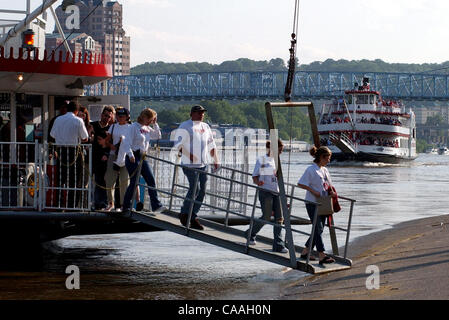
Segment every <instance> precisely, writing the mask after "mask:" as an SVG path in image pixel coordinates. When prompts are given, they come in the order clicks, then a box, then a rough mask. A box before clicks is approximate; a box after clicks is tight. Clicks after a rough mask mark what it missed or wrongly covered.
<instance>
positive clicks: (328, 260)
mask: <svg viewBox="0 0 449 320" xmlns="http://www.w3.org/2000/svg"><path fill="white" fill-rule="evenodd" d="M334 262H335V259H334V258H331V257H329V256H325V257H324V258H323V259H321V260H320V264H323V263H334Z"/></svg>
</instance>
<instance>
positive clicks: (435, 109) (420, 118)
mask: <svg viewBox="0 0 449 320" xmlns="http://www.w3.org/2000/svg"><path fill="white" fill-rule="evenodd" d="M413 111H414V112H415V115H416V124H417V125H425V124H426V123H427V120H428V118H431V117H435V116H437V115H440V116H441V117H442V118H443V123H442V124H445V125H448V124H449V106H421V107H415V108H413Z"/></svg>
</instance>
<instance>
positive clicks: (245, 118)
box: [155, 101, 312, 142]
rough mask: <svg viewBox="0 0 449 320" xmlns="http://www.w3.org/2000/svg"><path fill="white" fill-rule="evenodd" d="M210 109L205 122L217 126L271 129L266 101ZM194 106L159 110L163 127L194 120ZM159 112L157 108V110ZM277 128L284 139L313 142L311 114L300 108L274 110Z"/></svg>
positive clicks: (212, 103) (207, 105) (222, 103)
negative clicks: (192, 115) (230, 125)
mask: <svg viewBox="0 0 449 320" xmlns="http://www.w3.org/2000/svg"><path fill="white" fill-rule="evenodd" d="M201 105H202V106H203V107H204V108H206V109H207V112H206V116H205V119H204V120H205V121H206V122H209V123H213V124H233V125H240V126H243V127H248V128H254V129H268V125H267V118H266V113H265V102H262V101H251V102H242V103H236V104H231V103H230V102H228V101H202V102H201ZM191 107H192V104H189V105H183V106H180V107H178V109H169V108H164V109H160V110H159V111H158V122H159V125H160V126H161V128H164V127H166V126H169V125H172V124H174V123H180V122H183V121H185V120H188V119H190V109H191ZM155 109H157V108H155ZM273 118H274V122H275V126H276V128H277V129H279V136H280V138H281V139H290V137H292V139H295V140H302V141H308V142H311V141H312V135H311V128H310V122H309V118H308V115H307V113H305V112H304V111H303V110H301V109H299V108H292V109H291V110H287V109H284V108H282V109H279V110H273Z"/></svg>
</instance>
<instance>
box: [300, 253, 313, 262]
mask: <svg viewBox="0 0 449 320" xmlns="http://www.w3.org/2000/svg"><path fill="white" fill-rule="evenodd" d="M300 257H301V259H304V260H307V253H306V254H302V255H301V256H300ZM309 260H310V261H315V260H316V258H315V256H312V255H310V258H309Z"/></svg>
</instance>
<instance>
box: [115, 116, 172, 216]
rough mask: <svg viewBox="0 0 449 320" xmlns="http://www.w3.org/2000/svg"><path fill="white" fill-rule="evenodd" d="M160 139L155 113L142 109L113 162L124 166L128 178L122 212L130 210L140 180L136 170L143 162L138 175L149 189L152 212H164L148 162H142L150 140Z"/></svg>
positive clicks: (129, 128)
mask: <svg viewBox="0 0 449 320" xmlns="http://www.w3.org/2000/svg"><path fill="white" fill-rule="evenodd" d="M150 125H153V128H151V127H150ZM160 138H161V130H160V128H159V125H158V124H157V113H156V112H155V111H154V110H152V109H150V108H145V109H143V110H142V112H141V113H140V115H139V117H138V118H137V122H134V123H133V124H131V125H130V126H129V127H128V130H127V133H126V135H125V137H124V140H123V142H122V143H121V144H120V148H119V152H118V155H117V160H116V161H115V162H114V164H116V165H118V166H119V167H123V165H125V166H126V169H127V170H128V174H129V177H130V182H129V186H128V188H127V189H126V192H125V198H124V199H123V211H124V212H125V211H128V210H130V208H131V201H132V197H133V194H134V190H135V186H136V179H140V176H137V174H136V170H137V168H138V167H139V164H140V163H141V161H143V163H142V169H141V172H140V174H141V176H143V178H144V180H145V182H146V183H147V185H148V186H149V187H150V188H148V194H149V195H150V203H151V209H152V211H154V212H162V211H164V210H166V208H165V207H164V206H163V205H162V203H161V202H160V201H159V198H158V196H157V191H156V190H154V189H152V188H155V187H156V181H155V180H154V175H153V171H152V170H151V167H150V166H149V164H148V162H147V161H145V160H143V154H144V153H145V152H146V151H147V150H148V147H149V144H150V140H151V139H160Z"/></svg>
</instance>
